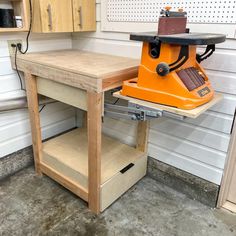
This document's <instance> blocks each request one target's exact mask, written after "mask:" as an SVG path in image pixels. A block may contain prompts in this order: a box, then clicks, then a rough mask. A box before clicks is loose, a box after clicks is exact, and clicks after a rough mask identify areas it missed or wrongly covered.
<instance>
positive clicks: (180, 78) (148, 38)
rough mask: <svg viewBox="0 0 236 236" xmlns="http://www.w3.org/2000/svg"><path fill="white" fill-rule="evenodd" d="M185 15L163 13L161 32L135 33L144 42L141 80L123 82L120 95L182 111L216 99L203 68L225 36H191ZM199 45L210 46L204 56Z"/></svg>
mask: <svg viewBox="0 0 236 236" xmlns="http://www.w3.org/2000/svg"><path fill="white" fill-rule="evenodd" d="M186 22H187V17H186V12H184V11H183V10H179V11H176V12H175V11H170V8H168V9H166V10H162V11H161V16H160V19H159V26H158V33H142V34H132V35H131V36H130V39H131V40H136V41H142V42H143V49H142V58H141V64H140V66H139V73H138V78H135V79H130V80H127V81H124V83H123V86H122V91H121V94H122V95H124V96H129V97H134V98H138V99H142V100H146V101H150V102H153V103H159V104H163V105H168V106H173V107H177V108H180V109H194V108H196V107H198V106H200V105H203V104H205V103H207V102H209V101H210V100H211V99H212V98H213V96H214V90H213V88H212V86H211V83H210V81H209V79H208V77H207V75H206V73H205V71H204V69H203V68H202V66H201V65H200V63H201V61H203V60H205V59H206V58H208V57H209V56H211V55H212V54H213V52H214V51H215V44H217V43H222V42H224V41H225V39H226V36H225V35H222V34H205V33H189V32H188V30H187V29H186ZM197 45H207V47H206V50H205V52H204V53H203V54H201V55H199V54H197V52H196V48H197Z"/></svg>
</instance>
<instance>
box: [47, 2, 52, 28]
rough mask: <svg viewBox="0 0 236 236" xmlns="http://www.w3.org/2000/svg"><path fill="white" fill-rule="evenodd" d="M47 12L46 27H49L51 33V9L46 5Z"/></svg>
mask: <svg viewBox="0 0 236 236" xmlns="http://www.w3.org/2000/svg"><path fill="white" fill-rule="evenodd" d="M47 12H48V27H49V30H50V31H52V7H51V4H48V7H47Z"/></svg>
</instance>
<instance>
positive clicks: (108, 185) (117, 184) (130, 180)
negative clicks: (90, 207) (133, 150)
mask: <svg viewBox="0 0 236 236" xmlns="http://www.w3.org/2000/svg"><path fill="white" fill-rule="evenodd" d="M133 164H134V165H133V166H132V167H131V168H130V169H128V170H127V171H126V172H125V173H121V172H118V173H117V174H116V175H114V176H113V177H112V178H111V179H109V180H108V181H107V182H105V183H104V184H102V186H101V198H100V199H101V211H104V210H105V209H106V208H107V207H108V206H109V205H111V204H112V203H113V202H114V201H115V200H116V199H117V198H119V197H120V196H121V195H122V194H123V193H125V192H126V191H127V190H128V189H129V188H130V187H132V186H133V185H134V184H135V183H137V182H138V181H139V180H140V179H141V178H143V177H144V176H145V175H146V170H147V156H146V155H143V156H142V157H141V158H139V159H137V160H135V161H134V162H133Z"/></svg>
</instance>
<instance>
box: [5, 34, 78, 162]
mask: <svg viewBox="0 0 236 236" xmlns="http://www.w3.org/2000/svg"><path fill="white" fill-rule="evenodd" d="M15 39H22V40H23V42H24V39H25V34H23V33H19V34H15V33H14V34H13V33H12V34H7V35H5V34H0V99H4V98H10V97H17V96H20V95H21V94H22V93H24V92H23V91H21V90H20V83H19V79H18V77H17V75H16V73H15V71H14V70H12V68H11V63H10V57H9V52H8V45H7V40H15ZM71 47H72V42H71V34H55V35H40V34H34V35H32V36H31V38H30V50H29V51H31V52H33V51H45V50H56V49H68V48H71ZM75 122H76V121H75V110H74V108H72V107H69V106H67V105H65V104H62V103H55V104H50V105H47V106H46V107H45V108H44V110H43V111H42V113H41V124H42V131H43V138H48V137H50V136H52V135H55V134H57V133H60V132H63V131H65V130H67V129H70V128H72V127H74V126H75ZM29 145H31V135H30V125H29V118H28V111H27V110H26V109H25V110H16V111H11V112H3V113H0V158H1V157H3V156H5V155H7V154H10V153H12V152H15V151H17V150H20V149H22V148H24V147H27V146H29Z"/></svg>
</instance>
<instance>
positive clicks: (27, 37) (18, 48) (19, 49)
mask: <svg viewBox="0 0 236 236" xmlns="http://www.w3.org/2000/svg"><path fill="white" fill-rule="evenodd" d="M29 9H30V25H29V30H28V33H27V36H26V48H25V50H24V51H23V50H22V44H21V43H17V44H11V47H13V48H15V68H16V73H17V75H18V77H19V80H20V87H21V90H23V91H25V88H24V87H23V80H22V78H21V75H20V72H19V70H18V66H17V52H18V51H19V52H20V53H21V54H26V53H27V52H28V50H29V36H30V33H31V29H32V18H33V10H32V2H31V0H29Z"/></svg>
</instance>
